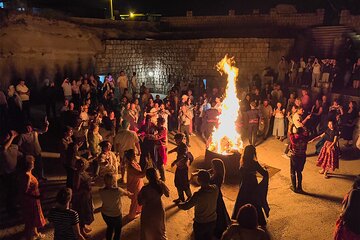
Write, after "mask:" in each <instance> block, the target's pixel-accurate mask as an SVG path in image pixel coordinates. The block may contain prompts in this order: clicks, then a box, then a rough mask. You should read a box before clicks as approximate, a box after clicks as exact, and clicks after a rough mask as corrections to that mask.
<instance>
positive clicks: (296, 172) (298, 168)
mask: <svg viewBox="0 0 360 240" xmlns="http://www.w3.org/2000/svg"><path fill="white" fill-rule="evenodd" d="M308 141H309V136H308V133H307V132H306V131H305V130H304V128H302V127H300V128H297V132H296V133H294V132H293V133H291V134H290V150H291V157H290V174H291V187H290V189H291V190H292V191H294V192H302V191H303V189H302V171H303V170H304V165H305V161H306V149H307V144H308ZM296 178H297V185H296Z"/></svg>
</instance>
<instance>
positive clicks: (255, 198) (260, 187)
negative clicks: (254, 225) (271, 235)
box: [231, 145, 270, 226]
mask: <svg viewBox="0 0 360 240" xmlns="http://www.w3.org/2000/svg"><path fill="white" fill-rule="evenodd" d="M257 172H258V173H260V174H261V175H262V177H263V179H262V181H261V182H260V183H258V181H257V178H256V173H257ZM268 180H269V174H268V172H267V171H266V170H265V169H264V168H263V167H262V166H261V165H260V164H259V162H258V161H257V157H256V149H255V147H254V146H253V145H248V146H246V147H245V149H244V154H243V157H242V159H241V162H240V188H239V193H238V195H237V198H236V202H235V206H234V211H233V214H232V217H231V218H232V219H236V216H237V214H238V211H239V209H240V208H241V207H242V206H243V205H245V204H247V203H250V204H252V205H254V206H255V208H256V210H257V212H258V220H259V225H260V226H266V220H265V216H264V213H263V209H264V211H265V214H266V215H267V216H268V214H269V211H270V209H269V206H268V204H267V202H266V195H267V187H268V184H267V183H268Z"/></svg>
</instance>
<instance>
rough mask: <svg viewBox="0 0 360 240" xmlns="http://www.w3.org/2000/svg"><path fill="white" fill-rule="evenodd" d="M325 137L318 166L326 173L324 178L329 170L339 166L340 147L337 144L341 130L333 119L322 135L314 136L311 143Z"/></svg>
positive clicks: (321, 171) (322, 172) (321, 172)
mask: <svg viewBox="0 0 360 240" xmlns="http://www.w3.org/2000/svg"><path fill="white" fill-rule="evenodd" d="M319 138H324V140H325V143H324V146H323V147H322V148H321V150H320V154H319V157H318V161H317V164H316V165H317V166H318V167H321V170H320V171H319V173H320V174H324V178H326V179H327V178H329V177H328V175H327V174H328V172H329V170H331V171H335V169H337V168H339V155H340V149H339V147H338V145H337V143H338V139H339V131H338V130H337V129H336V127H335V125H334V123H333V121H332V120H330V121H329V122H328V128H327V129H326V130H325V132H324V133H322V134H321V135H319V136H317V137H315V138H313V139H312V140H310V141H309V143H311V142H313V141H315V140H317V139H319Z"/></svg>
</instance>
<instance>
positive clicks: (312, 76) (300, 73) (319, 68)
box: [277, 56, 360, 90]
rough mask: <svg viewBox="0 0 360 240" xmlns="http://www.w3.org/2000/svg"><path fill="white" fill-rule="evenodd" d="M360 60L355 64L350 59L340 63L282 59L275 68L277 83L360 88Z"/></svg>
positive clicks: (309, 59)
mask: <svg viewBox="0 0 360 240" xmlns="http://www.w3.org/2000/svg"><path fill="white" fill-rule="evenodd" d="M359 79H360V58H358V59H357V60H356V61H355V62H353V61H352V60H351V57H346V58H345V59H344V60H342V61H337V60H336V59H320V58H317V57H315V56H311V57H309V58H308V59H307V60H306V59H304V58H303V57H301V58H300V59H298V60H297V59H295V58H291V59H289V61H288V60H287V59H286V58H285V57H282V58H281V60H280V61H279V63H278V66H277V80H278V83H280V84H283V83H285V82H288V83H289V84H290V85H291V86H307V87H321V85H322V84H324V85H325V86H326V88H330V89H331V88H333V87H334V88H337V89H343V88H344V89H345V88H353V89H355V90H358V89H359V88H360V80H359Z"/></svg>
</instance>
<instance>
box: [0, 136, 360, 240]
mask: <svg viewBox="0 0 360 240" xmlns="http://www.w3.org/2000/svg"><path fill="white" fill-rule="evenodd" d="M245 144H246V143H245ZM172 147H173V145H172V144H171V143H170V146H169V149H171V148H172ZM284 147H285V146H284V142H280V141H278V140H275V139H273V138H269V139H268V140H266V141H265V142H263V143H261V144H260V145H259V146H257V152H258V159H259V162H260V163H261V164H262V165H266V166H268V168H269V172H270V181H269V193H268V202H269V204H270V208H271V210H270V217H269V218H268V231H269V233H270V234H271V237H272V239H275V240H278V239H294V240H295V239H296V240H307V239H309V240H311V239H317V240H322V239H323V240H329V239H332V234H333V230H334V226H335V222H336V219H337V217H338V215H339V213H340V211H341V201H342V199H343V196H344V195H345V194H346V193H347V192H348V191H349V189H350V187H351V184H352V181H353V179H354V177H355V176H356V175H357V174H359V173H360V161H359V157H358V155H357V156H354V151H349V150H348V151H347V150H346V149H344V152H345V153H344V156H345V157H344V158H347V159H348V160H344V159H341V161H340V169H339V170H337V171H336V172H335V173H333V174H331V175H330V178H329V179H324V178H323V177H322V176H321V175H320V174H319V173H318V170H319V168H318V167H316V159H317V158H316V156H311V157H308V158H307V162H306V165H305V169H304V172H303V187H304V190H305V193H304V194H295V193H293V192H292V191H290V189H289V186H290V178H289V175H290V174H289V160H287V159H285V158H283V157H282V156H281V155H282V152H283V149H284ZM314 149H315V148H314V144H309V147H308V153H309V154H311V153H313V152H314ZM190 150H191V152H192V153H193V155H194V157H195V159H196V160H195V162H194V166H196V167H198V166H203V158H204V154H205V148H204V143H203V142H202V141H201V139H200V138H199V137H197V136H193V137H191V148H190ZM349 155H353V156H349ZM175 157H176V154H171V155H169V163H168V165H167V171H166V178H167V180H166V184H167V186H168V187H169V188H170V197H169V198H165V197H163V201H164V205H165V207H166V219H167V221H166V224H167V225H166V231H167V237H168V239H169V240H173V239H174V240H175V239H178V240H185V239H191V234H192V219H193V214H194V213H193V209H191V210H188V211H183V210H179V209H178V208H177V207H176V206H175V205H174V204H173V202H172V200H174V199H175V198H177V192H176V189H175V187H174V183H173V181H174V174H173V169H171V168H170V163H171V161H173V160H174V159H175ZM60 166H61V163H59V160H58V159H49V162H47V164H46V167H47V169H48V172H49V173H50V174H51V173H52V175H53V174H54V173H57V174H55V175H57V176H54V177H50V178H49V179H50V181H57V180H58V181H60V182H61V181H63V180H64V176H59V175H62V173H60V172H59V167H60ZM193 168H194V167H193ZM230 182H231V183H225V184H224V186H223V195H224V200H225V204H226V206H227V210H228V212H229V214H230V215H231V213H232V210H233V206H234V201H235V199H236V195H237V192H238V185H237V179H232V181H230ZM53 187H54V188H56V186H53ZM123 187H125V186H123ZM47 188H51V186H47ZM196 190H197V187H196V186H192V191H193V192H194V191H196ZM97 191H98V187H94V189H93V192H94V194H93V197H94V205H95V209H96V211H95V212H96V213H95V221H94V223H93V224H92V225H91V227H92V228H93V232H92V237H91V239H94V240H100V239H104V237H105V223H104V221H103V220H102V217H101V214H100V212H99V210H98V209H99V207H100V201H99V195H98V193H97ZM122 202H123V216H125V215H126V214H127V212H128V210H129V205H130V200H129V199H128V198H127V197H124V198H123V199H122ZM46 204H48V205H49V204H50V203H46V202H44V203H43V205H46ZM22 227H23V226H21V225H19V226H15V227H11V228H7V229H6V230H0V239H20V238H19V237H18V236H19V235H15V236H13V237H10V236H9V235H12V233H16V232H20V231H21V229H22ZM139 231H140V219H139V218H137V219H135V220H133V221H131V222H126V221H124V226H123V229H122V239H126V240H138V239H139ZM43 232H45V234H46V239H53V238H52V237H53V230H52V228H51V227H46V228H45V229H44V231H43Z"/></svg>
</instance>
